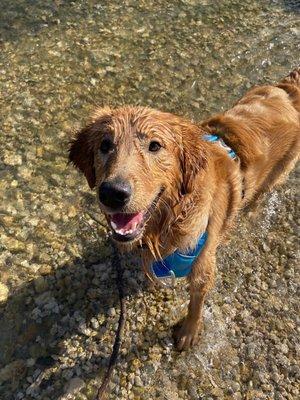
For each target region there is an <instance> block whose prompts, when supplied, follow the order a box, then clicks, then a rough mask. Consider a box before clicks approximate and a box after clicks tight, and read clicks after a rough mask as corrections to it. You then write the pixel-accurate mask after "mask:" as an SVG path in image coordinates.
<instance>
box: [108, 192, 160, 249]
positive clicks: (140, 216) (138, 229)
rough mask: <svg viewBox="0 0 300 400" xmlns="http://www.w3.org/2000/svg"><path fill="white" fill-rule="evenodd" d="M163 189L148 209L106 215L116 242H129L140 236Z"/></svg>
mask: <svg viewBox="0 0 300 400" xmlns="http://www.w3.org/2000/svg"><path fill="white" fill-rule="evenodd" d="M163 191H164V189H161V190H160V191H159V193H158V195H157V196H156V197H155V199H154V201H153V202H152V204H151V206H150V207H149V208H148V210H145V211H139V212H136V213H131V214H129V213H115V214H109V215H107V220H108V223H109V225H110V227H111V229H112V235H113V238H114V239H115V240H117V241H118V242H131V241H133V240H136V239H138V238H140V237H141V236H142V233H143V231H144V228H145V225H146V223H147V221H148V220H149V218H150V216H151V213H152V212H153V210H154V209H155V207H156V205H157V203H158V200H159V199H160V197H161V195H162V193H163Z"/></svg>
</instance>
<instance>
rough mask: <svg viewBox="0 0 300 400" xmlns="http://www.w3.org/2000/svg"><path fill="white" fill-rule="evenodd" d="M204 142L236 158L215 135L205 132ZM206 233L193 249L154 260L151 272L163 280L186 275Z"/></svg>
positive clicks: (200, 249) (205, 233)
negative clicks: (221, 148) (212, 143)
mask: <svg viewBox="0 0 300 400" xmlns="http://www.w3.org/2000/svg"><path fill="white" fill-rule="evenodd" d="M202 139H204V140H205V141H206V142H215V143H218V144H219V145H220V146H221V147H223V148H224V150H226V151H227V154H228V156H229V157H230V158H232V159H236V158H237V155H236V153H235V152H234V151H233V150H232V149H231V148H230V147H229V146H227V144H226V143H225V142H224V141H223V139H222V138H220V137H219V136H217V135H210V134H205V135H203V136H202ZM207 237H208V233H207V231H205V232H204V233H202V234H201V235H200V237H199V239H198V242H197V244H196V246H195V248H194V249H192V250H190V251H188V252H187V253H181V252H180V251H179V250H178V249H177V250H175V251H174V253H172V254H170V255H169V256H167V257H166V258H164V259H163V260H159V261H155V262H154V263H153V264H152V268H151V269H152V271H151V272H152V274H153V275H154V276H155V277H156V278H158V279H159V280H164V279H165V278H171V279H172V280H175V278H184V277H187V276H188V275H189V274H190V272H191V270H192V266H193V262H194V261H195V259H196V258H197V257H198V256H199V254H200V253H201V251H202V249H203V247H204V245H205V243H206V241H207Z"/></svg>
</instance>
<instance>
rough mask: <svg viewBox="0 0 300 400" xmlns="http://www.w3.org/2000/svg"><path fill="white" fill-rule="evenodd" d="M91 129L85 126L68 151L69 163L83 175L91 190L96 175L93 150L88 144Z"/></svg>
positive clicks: (89, 143) (90, 144)
mask: <svg viewBox="0 0 300 400" xmlns="http://www.w3.org/2000/svg"><path fill="white" fill-rule="evenodd" d="M90 130H91V127H90V126H87V127H86V128H83V129H82V130H81V131H79V132H77V134H76V137H75V139H74V140H73V141H72V142H71V146H70V149H69V161H70V162H72V163H73V164H74V166H75V167H76V168H78V169H79V170H80V171H81V172H83V173H84V175H85V177H86V180H87V181H88V184H89V186H90V188H91V189H93V188H94V187H95V183H96V175H95V168H94V150H93V147H92V143H91V142H90V140H89V139H90V138H89V136H90Z"/></svg>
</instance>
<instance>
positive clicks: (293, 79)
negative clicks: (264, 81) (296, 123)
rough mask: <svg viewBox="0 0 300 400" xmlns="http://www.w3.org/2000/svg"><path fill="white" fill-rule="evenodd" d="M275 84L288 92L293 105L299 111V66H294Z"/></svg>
mask: <svg viewBox="0 0 300 400" xmlns="http://www.w3.org/2000/svg"><path fill="white" fill-rule="evenodd" d="M276 86H277V87H279V88H280V89H283V90H284V91H285V92H287V93H288V95H289V97H290V99H291V101H292V103H293V106H294V107H295V109H296V110H297V111H298V112H299V113H300V66H299V67H297V68H295V69H294V70H293V71H292V72H291V73H290V74H289V75H288V76H287V77H285V78H284V79H282V81H280V82H279V84H278V85H276Z"/></svg>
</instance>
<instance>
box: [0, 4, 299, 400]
mask: <svg viewBox="0 0 300 400" xmlns="http://www.w3.org/2000/svg"><path fill="white" fill-rule="evenodd" d="M297 7H298V2H297V1H294V2H293V1H284V2H283V1H279V0H274V1H271V0H268V1H265V2H261V1H258V0H251V1H250V0H246V1H244V2H242V3H241V2H238V1H236V0H226V1H222V2H212V1H205V0H201V1H194V0H185V1H179V0H178V1H177V0H176V1H174V2H167V1H164V0H159V1H152V0H147V1H142V2H136V1H133V0H130V1H129V0H126V1H124V2H121V3H120V2H117V1H109V2H108V1H102V2H96V1H88V2H86V1H82V0H79V1H76V2H69V1H66V0H60V1H50V0H47V1H44V2H32V1H30V0H13V1H11V2H9V4H7V5H6V6H5V7H2V10H1V13H0V48H1V52H0V90H1V96H0V120H1V121H0V122H1V135H0V148H1V152H0V198H1V200H0V280H1V283H0V398H1V399H2V400H12V399H13V400H15V399H20V400H21V399H26V400H32V399H39V400H55V399H59V400H63V399H70V400H92V399H93V398H94V396H95V393H96V390H97V387H98V386H99V384H100V382H101V379H102V377H103V375H104V372H105V369H106V367H107V364H108V359H109V356H110V354H111V350H112V344H113V341H114V332H115V330H116V327H117V322H118V316H119V305H118V295H117V288H116V285H115V271H114V270H113V268H112V266H111V248H110V246H109V244H108V242H107V235H106V231H105V228H103V227H102V226H101V225H97V224H96V223H95V222H94V220H93V219H92V218H91V217H90V216H89V214H88V213H87V211H88V212H89V213H93V214H94V215H97V217H98V218H100V219H101V218H102V217H101V216H99V215H98V210H97V207H96V205H95V202H94V194H93V193H91V192H90V190H89V188H88V186H87V184H86V182H85V181H84V178H83V177H82V176H80V175H79V174H78V173H77V172H76V171H75V170H74V169H73V168H71V167H70V166H68V165H67V146H68V142H69V140H70V137H71V132H72V130H74V129H76V128H77V127H78V126H80V124H81V123H82V120H83V118H85V117H86V116H87V113H88V112H89V111H91V110H92V109H93V107H94V105H95V104H100V105H101V104H110V105H113V106H114V105H121V104H143V105H148V106H154V107H157V108H160V109H164V110H169V111H171V112H176V113H179V114H183V115H186V116H187V117H190V118H193V119H196V120H200V119H202V118H205V117H206V116H208V115H210V114H211V113H213V112H216V111H218V110H223V109H225V108H226V107H229V106H230V105H231V104H232V102H233V101H235V100H237V99H238V97H239V96H240V95H241V94H242V93H244V91H245V90H246V89H247V88H249V87H251V86H252V85H254V84H259V83H264V82H274V81H276V80H278V79H280V78H281V77H283V76H285V75H286V74H287V73H288V72H289V71H290V70H291V69H292V67H293V66H295V65H297V63H299V59H298V55H299V50H300V49H299V43H300V39H299V33H300V32H299V13H297ZM298 186H299V169H298V174H297V171H295V172H294V173H293V174H291V176H290V178H289V180H288V181H287V183H286V184H285V185H284V186H283V187H282V188H280V189H279V190H278V191H276V192H273V193H272V194H270V195H268V196H267V197H266V200H265V202H264V204H263V206H262V208H261V210H260V211H259V213H258V215H257V217H256V218H255V219H254V218H253V217H251V216H249V215H248V216H247V215H241V217H240V219H239V221H238V222H237V224H236V228H235V230H234V232H233V233H232V237H231V241H230V243H229V244H228V245H227V246H226V247H225V246H224V247H223V248H221V249H220V251H219V253H218V269H219V271H218V277H217V284H216V288H215V289H214V290H213V291H212V293H211V294H210V296H209V298H208V301H207V303H206V306H205V313H204V317H205V330H204V332H203V334H202V337H201V341H200V342H199V344H198V345H196V346H195V347H194V348H193V349H192V350H190V351H188V352H183V353H177V352H176V351H175V350H174V347H173V342H172V339H171V338H172V329H171V328H172V325H173V324H175V323H176V322H177V321H178V319H179V318H180V317H181V316H182V315H183V314H184V313H185V310H186V307H187V301H188V296H187V293H186V287H185V283H184V282H178V284H177V285H176V288H175V289H174V290H171V289H168V290H161V291H149V290H148V288H147V285H146V282H145V279H144V277H143V274H142V272H141V268H140V263H139V260H138V258H137V257H136V255H134V254H132V255H128V254H126V255H124V256H123V257H122V259H123V263H124V270H125V273H124V287H125V289H126V301H127V308H128V318H127V322H126V325H125V332H124V337H123V343H122V348H121V355H120V360H119V364H118V366H117V370H116V373H115V375H114V376H113V379H112V382H111V383H110V399H113V400H114V399H118V400H127V399H143V400H147V399H148V400H152V399H164V400H176V399H178V400H186V399H192V400H198V399H205V400H209V399H210V400H214V399H224V400H227V399H236V400H239V399H247V400H251V399H253V400H269V399H274V400H283V399H289V400H294V399H297V398H299V386H300V385H299V379H300V368H299V365H298V364H299V363H298V360H299V351H300V345H299V305H298V303H299V301H298V298H297V293H298V290H299V270H298V268H297V266H298V265H299V243H298V241H297V233H298V227H299V208H298V205H297V199H296V193H297V187H298ZM101 220H102V219H101ZM103 222H104V221H103Z"/></svg>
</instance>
